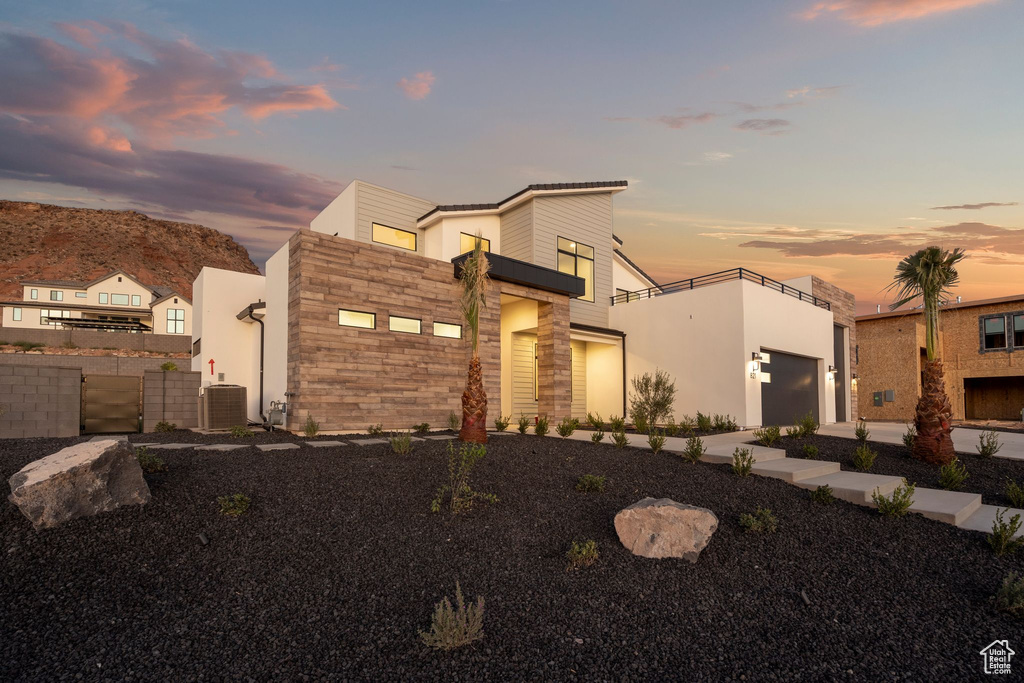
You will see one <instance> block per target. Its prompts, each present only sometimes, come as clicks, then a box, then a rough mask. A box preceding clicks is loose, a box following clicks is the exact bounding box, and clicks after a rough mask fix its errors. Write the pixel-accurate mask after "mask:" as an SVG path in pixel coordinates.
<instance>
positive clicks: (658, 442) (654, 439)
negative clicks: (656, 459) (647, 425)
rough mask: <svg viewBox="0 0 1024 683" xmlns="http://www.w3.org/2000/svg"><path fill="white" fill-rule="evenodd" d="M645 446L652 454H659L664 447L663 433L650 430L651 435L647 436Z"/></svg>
mask: <svg viewBox="0 0 1024 683" xmlns="http://www.w3.org/2000/svg"><path fill="white" fill-rule="evenodd" d="M647 445H648V446H650V447H651V450H652V451H653V452H655V453H660V452H661V449H662V448H664V447H665V432H659V431H658V430H657V429H652V430H651V433H650V434H648V435H647Z"/></svg>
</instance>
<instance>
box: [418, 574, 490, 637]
mask: <svg viewBox="0 0 1024 683" xmlns="http://www.w3.org/2000/svg"><path fill="white" fill-rule="evenodd" d="M483 637H484V599H483V596H477V599H476V604H475V605H467V604H466V601H465V599H464V598H463V597H462V587H461V586H460V585H459V582H458V581H456V582H455V607H452V603H451V600H449V599H448V596H445V597H444V599H443V600H441V602H439V603H437V605H436V606H435V607H434V614H433V616H432V617H431V619H430V631H429V632H428V631H420V640H422V641H423V644H424V645H426V646H428V647H432V648H435V649H438V650H454V649H455V648H457V647H462V646H463V645H469V644H470V643H472V642H475V641H477V640H480V639H481V638H483Z"/></svg>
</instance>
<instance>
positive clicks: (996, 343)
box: [982, 316, 1006, 349]
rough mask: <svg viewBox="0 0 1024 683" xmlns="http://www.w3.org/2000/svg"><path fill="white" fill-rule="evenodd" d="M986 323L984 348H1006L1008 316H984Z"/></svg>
mask: <svg viewBox="0 0 1024 683" xmlns="http://www.w3.org/2000/svg"><path fill="white" fill-rule="evenodd" d="M982 322H983V325H984V334H985V341H984V348H985V349H1005V348H1006V318H1005V317H1003V316H998V317H993V318H982Z"/></svg>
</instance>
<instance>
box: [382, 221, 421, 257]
mask: <svg viewBox="0 0 1024 683" xmlns="http://www.w3.org/2000/svg"><path fill="white" fill-rule="evenodd" d="M373 241H374V242H377V243H378V244H386V245H388V246H389V247H398V248H399V249H408V250H409V251H416V233H414V232H410V231H408V230H400V229H399V228H392V227H390V226H387V225H381V224H380V223H374V224H373Z"/></svg>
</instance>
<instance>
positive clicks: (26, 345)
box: [13, 341, 45, 351]
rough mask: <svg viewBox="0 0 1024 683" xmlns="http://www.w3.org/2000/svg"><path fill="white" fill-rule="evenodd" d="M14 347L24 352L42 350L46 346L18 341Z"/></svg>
mask: <svg viewBox="0 0 1024 683" xmlns="http://www.w3.org/2000/svg"><path fill="white" fill-rule="evenodd" d="M13 346H17V347H18V348H19V349H21V350H22V351H31V350H32V349H41V348H43V346H45V344H39V343H37V342H27V341H16V342H14V344H13Z"/></svg>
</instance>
